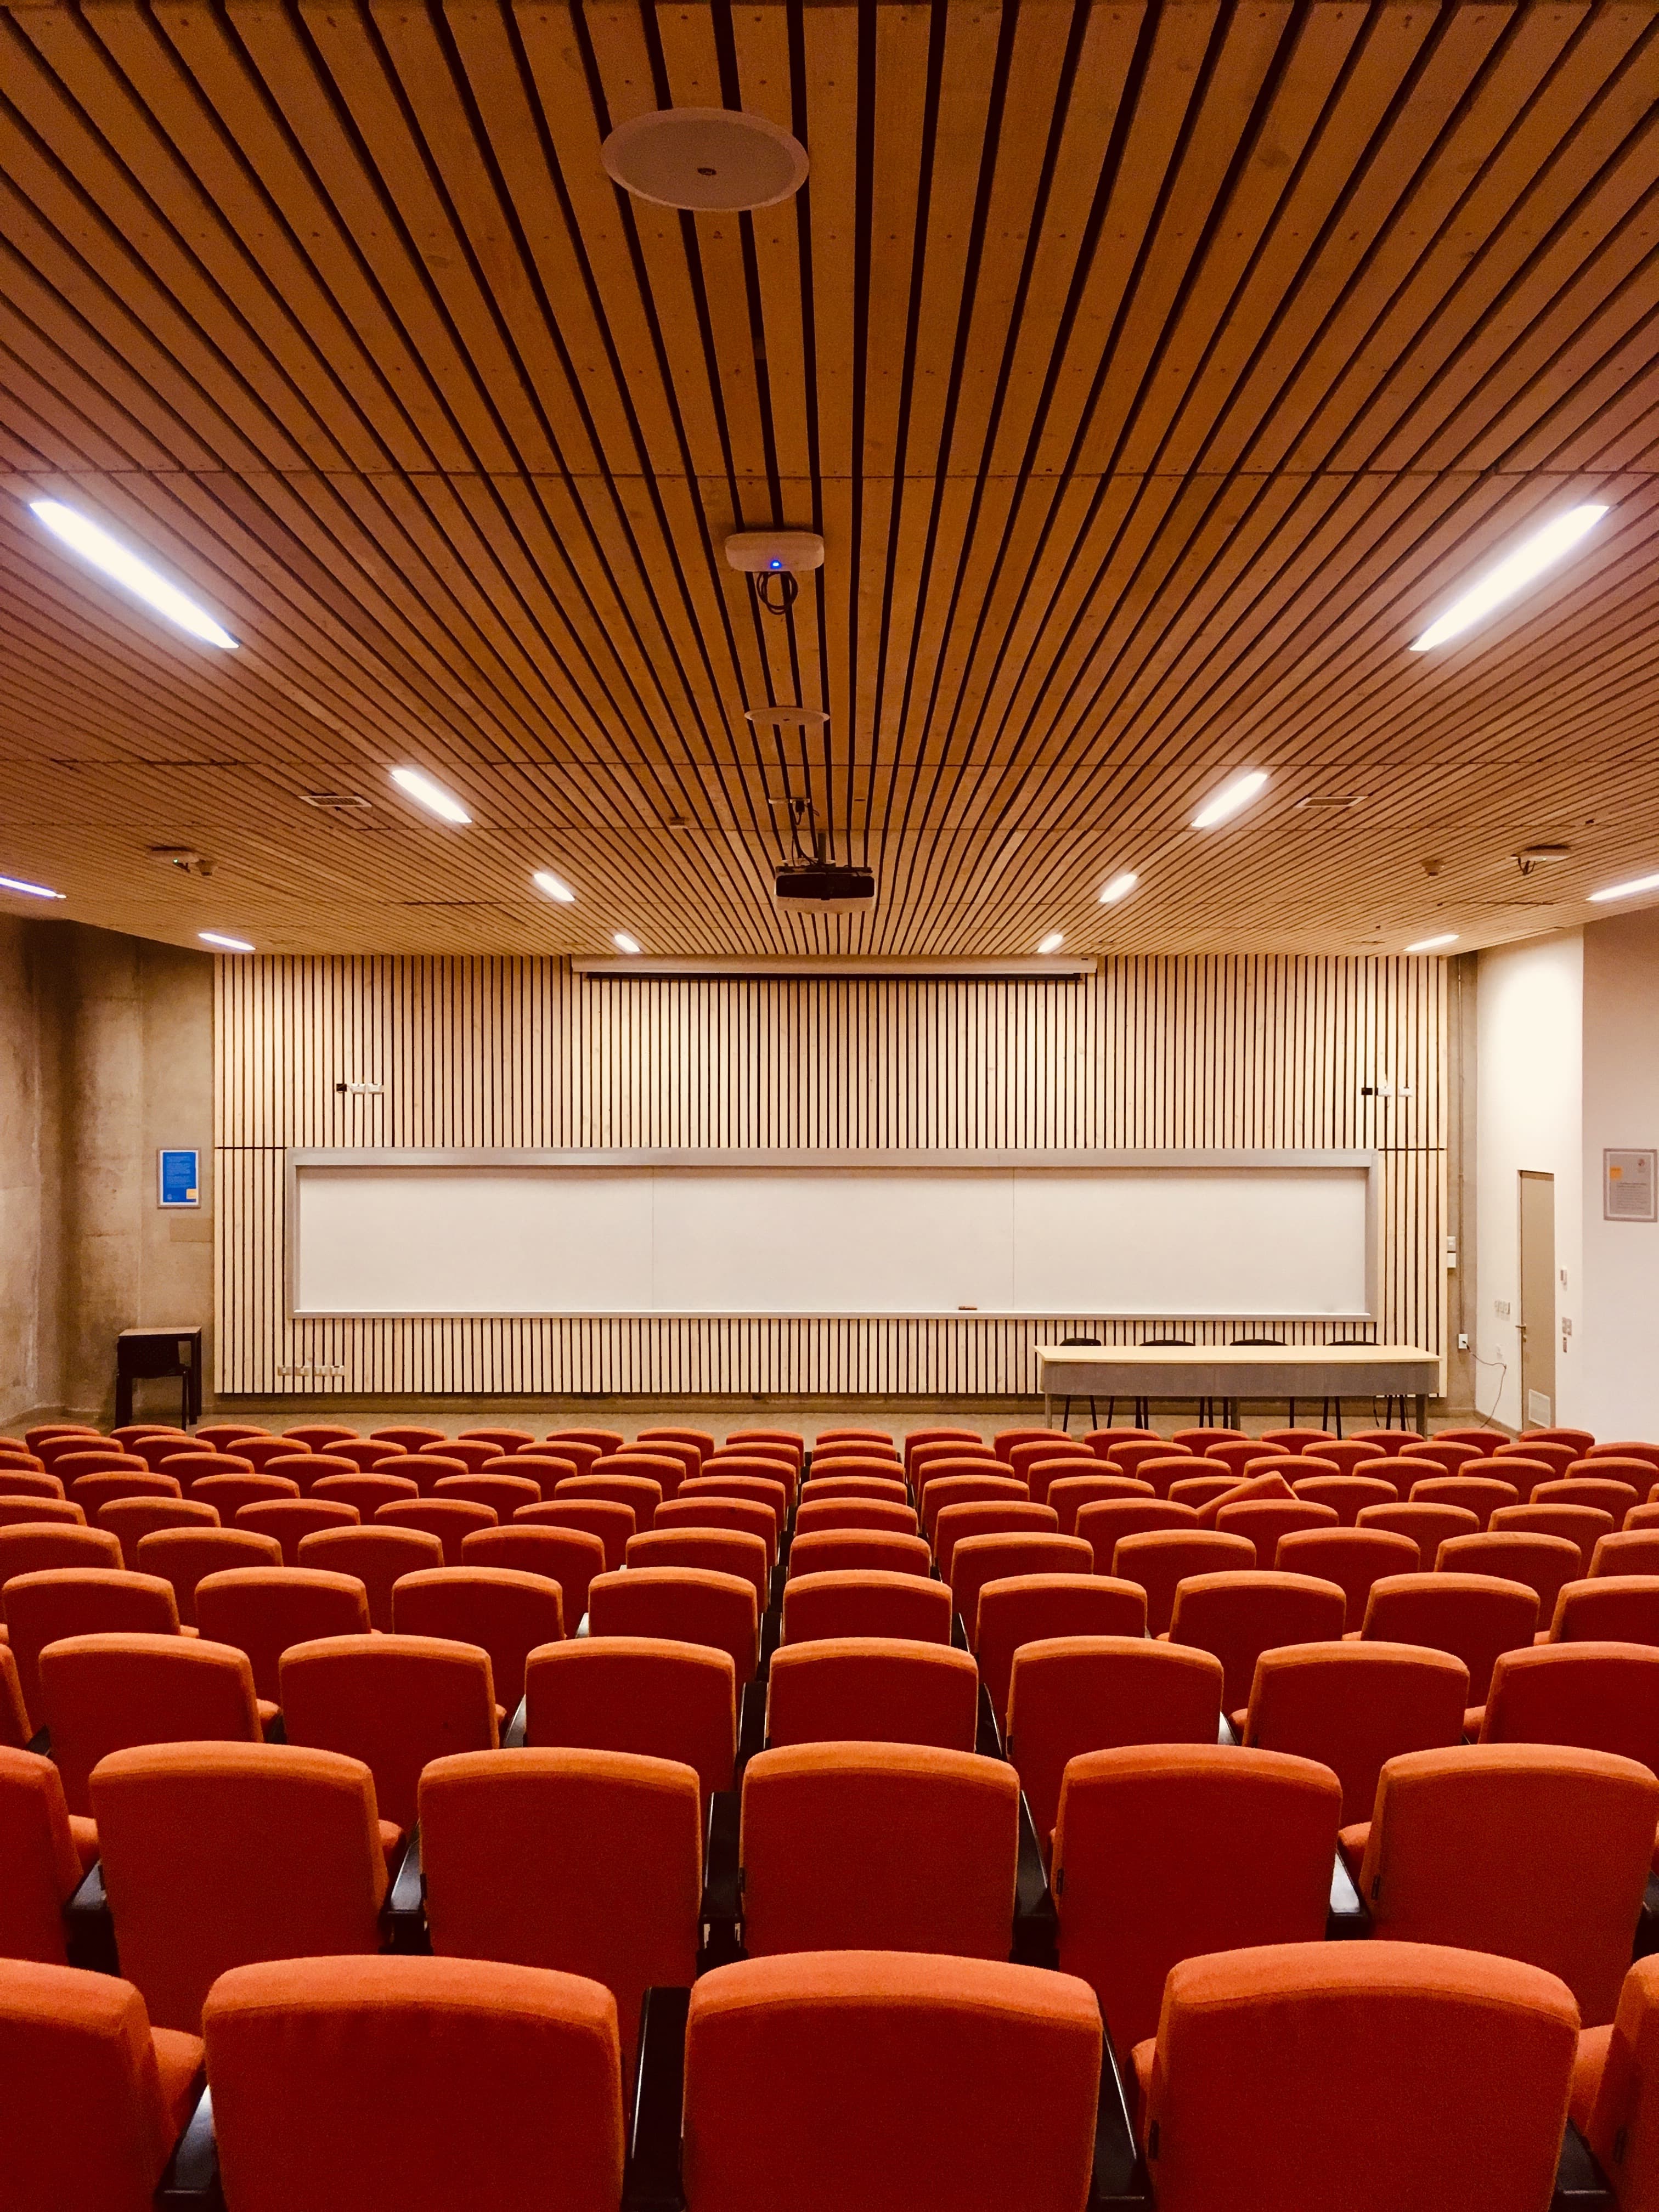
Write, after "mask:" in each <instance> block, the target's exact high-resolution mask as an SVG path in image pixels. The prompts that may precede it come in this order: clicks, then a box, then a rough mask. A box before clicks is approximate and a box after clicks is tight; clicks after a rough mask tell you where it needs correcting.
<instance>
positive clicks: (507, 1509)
mask: <svg viewBox="0 0 1659 2212" xmlns="http://www.w3.org/2000/svg"><path fill="white" fill-rule="evenodd" d="M433 1496H434V1497H435V1498H465V1500H466V1501H467V1503H468V1504H471V1505H487V1506H488V1507H489V1510H490V1511H491V1512H492V1513H493V1514H494V1515H495V1518H496V1520H497V1521H499V1522H508V1521H510V1520H511V1519H512V1518H513V1515H514V1514H515V1513H516V1512H517V1511H518V1510H519V1508H520V1506H521V1505H539V1504H541V1502H542V1489H541V1485H540V1484H539V1483H538V1482H535V1481H532V1480H531V1478H530V1477H529V1476H528V1475H523V1474H495V1473H492V1472H490V1471H489V1470H487V1469H486V1470H485V1471H484V1472H483V1473H482V1474H447V1475H445V1476H444V1477H443V1479H442V1480H441V1482H440V1483H439V1485H438V1486H437V1488H436V1490H435V1491H434V1492H433Z"/></svg>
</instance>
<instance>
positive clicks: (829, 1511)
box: [795, 1484, 917, 1536]
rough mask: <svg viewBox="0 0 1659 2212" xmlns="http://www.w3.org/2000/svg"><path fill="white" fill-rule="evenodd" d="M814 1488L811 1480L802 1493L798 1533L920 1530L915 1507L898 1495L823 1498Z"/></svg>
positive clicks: (900, 1533) (910, 1533)
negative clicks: (882, 1529)
mask: <svg viewBox="0 0 1659 2212" xmlns="http://www.w3.org/2000/svg"><path fill="white" fill-rule="evenodd" d="M815 1488H816V1485H812V1484H809V1485H808V1486H807V1488H806V1489H805V1491H804V1492H802V1494H801V1501H800V1505H799V1510H797V1512H796V1515H795V1533H796V1534H797V1535H800V1536H807V1535H811V1533H812V1531H813V1529H815V1528H887V1529H890V1530H891V1531H892V1533H893V1534H895V1535H898V1536H914V1535H915V1534H916V1533H917V1528H916V1514H915V1507H914V1506H912V1505H906V1504H901V1503H900V1502H899V1500H897V1499H896V1498H817V1497H816V1496H815V1495H814V1494H813V1492H814V1490H815Z"/></svg>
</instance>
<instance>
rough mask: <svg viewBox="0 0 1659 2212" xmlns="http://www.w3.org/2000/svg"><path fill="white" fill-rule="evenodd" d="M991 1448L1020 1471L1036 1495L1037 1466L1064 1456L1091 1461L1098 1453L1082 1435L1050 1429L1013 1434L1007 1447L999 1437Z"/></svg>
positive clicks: (1011, 1468) (1010, 1467)
mask: <svg viewBox="0 0 1659 2212" xmlns="http://www.w3.org/2000/svg"><path fill="white" fill-rule="evenodd" d="M992 1449H993V1451H994V1452H995V1454H996V1456H997V1457H998V1458H999V1459H1000V1461H1001V1462H1002V1463H1003V1465H1004V1466H1005V1467H1006V1468H1007V1469H1008V1472H1009V1473H1010V1474H1017V1475H1018V1477H1019V1479H1020V1480H1021V1481H1022V1482H1024V1483H1030V1484H1031V1494H1032V1496H1033V1497H1035V1496H1036V1485H1035V1483H1032V1480H1031V1471H1032V1469H1033V1468H1038V1467H1046V1466H1048V1465H1049V1464H1050V1462H1053V1463H1054V1465H1056V1466H1058V1464H1059V1463H1060V1461H1062V1460H1082V1461H1083V1462H1085V1465H1091V1464H1092V1463H1093V1462H1094V1456H1095V1455H1094V1454H1093V1453H1092V1452H1091V1450H1090V1449H1089V1447H1088V1445H1087V1444H1085V1443H1083V1441H1082V1440H1081V1438H1080V1437H1059V1436H1055V1435H1054V1433H1053V1431H1048V1430H1045V1431H1044V1432H1043V1433H1042V1435H1041V1436H1020V1437H1012V1438H1011V1441H1010V1442H1009V1443H1008V1445H1007V1448H1006V1450H1005V1449H1004V1448H1003V1439H1002V1438H1001V1437H997V1438H996V1439H995V1440H994V1443H993V1444H992Z"/></svg>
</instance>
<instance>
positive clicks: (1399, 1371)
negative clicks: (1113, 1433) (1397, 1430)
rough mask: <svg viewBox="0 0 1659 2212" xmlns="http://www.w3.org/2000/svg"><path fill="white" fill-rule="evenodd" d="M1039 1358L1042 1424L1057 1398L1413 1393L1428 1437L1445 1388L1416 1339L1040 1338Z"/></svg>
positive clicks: (1245, 1398) (1234, 1399)
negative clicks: (1095, 1341) (1170, 1341)
mask: <svg viewBox="0 0 1659 2212" xmlns="http://www.w3.org/2000/svg"><path fill="white" fill-rule="evenodd" d="M1036 1362H1037V1378H1038V1381H1039V1382H1040V1383H1041V1384H1042V1418H1043V1420H1044V1422H1045V1423H1048V1422H1051V1421H1052V1420H1053V1418H1054V1400H1055V1399H1056V1398H1064V1399H1071V1398H1129V1399H1135V1398H1165V1399H1168V1398H1177V1399H1182V1398H1191V1399H1194V1400H1197V1399H1200V1398H1220V1399H1224V1400H1225V1401H1228V1402H1229V1403H1231V1404H1238V1403H1240V1402H1244V1403H1255V1402H1256V1401H1260V1400H1262V1399H1273V1398H1283V1399H1285V1400H1287V1401H1288V1400H1291V1399H1294V1398H1338V1399H1340V1398H1413V1399H1415V1401H1416V1410H1417V1426H1418V1430H1419V1433H1420V1434H1422V1435H1424V1436H1426V1435H1427V1434H1428V1426H1429V1400H1430V1399H1431V1397H1432V1396H1434V1395H1436V1393H1437V1391H1438V1390H1439V1389H1440V1362H1439V1360H1438V1359H1437V1358H1436V1356H1435V1355H1434V1353H1433V1352H1425V1350H1424V1349H1423V1347H1422V1346H1421V1345H1419V1344H1287V1345H1278V1344H1273V1345H1267V1344H1194V1345H1167V1346H1166V1345H1147V1344H1104V1345H1089V1346H1084V1345H1064V1346H1062V1345H1057V1344H1040V1345H1038V1346H1037V1347H1036Z"/></svg>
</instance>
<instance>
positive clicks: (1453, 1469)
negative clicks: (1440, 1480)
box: [1400, 1436, 1485, 1474]
mask: <svg viewBox="0 0 1659 2212" xmlns="http://www.w3.org/2000/svg"><path fill="white" fill-rule="evenodd" d="M1484 1451H1485V1447H1484V1446H1483V1445H1480V1444H1466V1443H1459V1442H1458V1441H1457V1439H1456V1438H1455V1437H1447V1436H1438V1437H1413V1439H1412V1441H1411V1443H1406V1444H1401V1447H1400V1456H1401V1459H1421V1460H1427V1461H1428V1462H1430V1463H1431V1465H1432V1466H1435V1467H1437V1468H1440V1470H1441V1471H1442V1473H1443V1474H1462V1472H1463V1470H1464V1468H1466V1467H1467V1466H1468V1463H1469V1462H1470V1461H1471V1460H1476V1459H1480V1458H1481V1457H1482V1456H1483V1455H1484Z"/></svg>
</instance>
